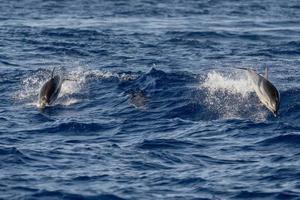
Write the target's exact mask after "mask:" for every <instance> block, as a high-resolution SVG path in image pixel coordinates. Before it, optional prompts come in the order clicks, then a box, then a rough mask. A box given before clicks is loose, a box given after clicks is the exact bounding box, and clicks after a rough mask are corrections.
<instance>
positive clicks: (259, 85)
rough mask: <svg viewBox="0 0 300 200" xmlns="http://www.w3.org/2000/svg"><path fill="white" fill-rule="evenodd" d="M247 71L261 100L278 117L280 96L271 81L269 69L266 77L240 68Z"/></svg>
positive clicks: (266, 71)
mask: <svg viewBox="0 0 300 200" xmlns="http://www.w3.org/2000/svg"><path fill="white" fill-rule="evenodd" d="M239 69H243V70H246V71H247V75H248V77H249V78H250V80H251V83H252V87H253V88H254V90H255V93H256V94H257V96H258V98H259V100H260V101H261V103H262V104H263V105H265V106H266V107H267V108H268V109H269V110H270V111H271V112H272V113H273V114H274V116H275V117H276V116H277V115H278V110H279V106H280V94H279V92H278V90H277V89H276V87H275V86H274V85H273V84H272V83H271V82H270V81H269V79H268V76H269V68H268V67H266V69H265V75H264V76H262V75H260V74H258V73H257V72H256V71H255V70H253V69H246V68H239Z"/></svg>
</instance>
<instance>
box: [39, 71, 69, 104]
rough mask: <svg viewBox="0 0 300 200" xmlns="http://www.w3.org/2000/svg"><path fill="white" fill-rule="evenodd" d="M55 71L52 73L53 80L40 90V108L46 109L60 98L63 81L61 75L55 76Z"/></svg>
mask: <svg viewBox="0 0 300 200" xmlns="http://www.w3.org/2000/svg"><path fill="white" fill-rule="evenodd" d="M53 73H54V69H53V71H52V75H51V79H49V80H48V81H47V82H46V83H44V85H43V87H42V88H41V90H40V95H39V106H40V107H41V108H45V107H46V106H49V105H51V104H52V103H53V102H54V101H55V100H56V99H57V97H58V95H59V92H60V90H61V86H62V82H63V79H62V78H61V77H60V76H59V75H55V76H53Z"/></svg>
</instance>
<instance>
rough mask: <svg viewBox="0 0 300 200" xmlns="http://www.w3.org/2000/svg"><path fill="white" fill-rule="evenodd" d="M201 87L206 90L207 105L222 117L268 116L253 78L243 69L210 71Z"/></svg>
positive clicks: (255, 117)
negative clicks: (254, 86)
mask: <svg viewBox="0 0 300 200" xmlns="http://www.w3.org/2000/svg"><path fill="white" fill-rule="evenodd" d="M200 88H201V89H203V90H205V95H206V96H205V98H204V99H205V100H204V104H205V106H206V107H208V109H209V110H210V111H212V112H214V113H217V114H218V115H219V116H220V118H222V119H241V118H244V119H245V118H248V119H251V120H255V121H265V120H266V118H267V116H268V112H267V111H266V110H265V109H264V108H263V106H261V105H260V103H259V101H258V99H257V97H256V96H255V95H254V89H253V87H252V85H251V80H250V79H249V78H248V76H247V75H246V74H245V73H243V72H242V71H241V72H232V73H221V72H216V71H212V72H209V73H208V74H207V76H206V78H205V79H204V81H203V83H202V84H201V85H200Z"/></svg>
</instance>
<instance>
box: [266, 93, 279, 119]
mask: <svg viewBox="0 0 300 200" xmlns="http://www.w3.org/2000/svg"><path fill="white" fill-rule="evenodd" d="M279 105H280V99H279V96H276V97H275V98H273V99H270V103H269V109H270V110H271V112H272V113H273V115H274V116H275V117H277V116H278V110H279Z"/></svg>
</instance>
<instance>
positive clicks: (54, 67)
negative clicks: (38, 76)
mask: <svg viewBox="0 0 300 200" xmlns="http://www.w3.org/2000/svg"><path fill="white" fill-rule="evenodd" d="M54 71H55V67H53V70H52V73H51V78H53V75H54Z"/></svg>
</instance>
